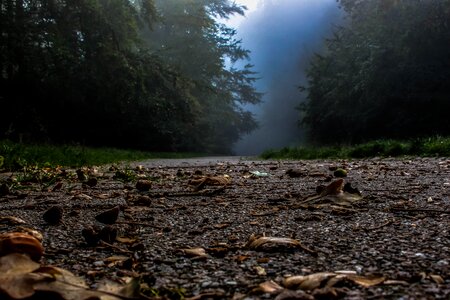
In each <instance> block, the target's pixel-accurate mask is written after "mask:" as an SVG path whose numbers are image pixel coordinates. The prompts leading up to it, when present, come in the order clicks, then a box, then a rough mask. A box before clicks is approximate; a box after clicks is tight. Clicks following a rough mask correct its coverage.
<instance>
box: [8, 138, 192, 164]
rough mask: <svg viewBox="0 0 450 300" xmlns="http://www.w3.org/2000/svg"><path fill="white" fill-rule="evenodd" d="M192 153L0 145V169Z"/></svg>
mask: <svg viewBox="0 0 450 300" xmlns="http://www.w3.org/2000/svg"><path fill="white" fill-rule="evenodd" d="M194 156H199V155H198V154H194V153H163V152H145V151H137V150H123V149H115V148H91V147H84V146H68V145H63V146H55V145H43V144H39V145H29V144H19V143H14V142H11V141H0V163H1V164H2V165H3V166H0V168H4V169H8V170H18V169H22V168H23V167H25V166H30V165H37V166H65V167H81V166H93V165H103V164H108V163H118V162H128V161H138V160H145V159H152V158H186V157H194Z"/></svg>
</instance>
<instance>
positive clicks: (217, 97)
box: [0, 0, 259, 153]
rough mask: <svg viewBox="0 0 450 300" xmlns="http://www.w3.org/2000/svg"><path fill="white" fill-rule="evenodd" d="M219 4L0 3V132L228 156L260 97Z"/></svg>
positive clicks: (228, 6)
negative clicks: (233, 63)
mask: <svg viewBox="0 0 450 300" xmlns="http://www.w3.org/2000/svg"><path fill="white" fill-rule="evenodd" d="M243 12H244V11H243V8H242V7H239V6H236V5H235V4H233V3H231V2H230V1H228V0H215V1H200V0H195V1H188V0H178V1H152V0H46V1H33V0H0V31H1V32H0V33H1V34H0V72H1V73H0V107H1V110H2V112H3V113H2V118H1V119H0V138H5V137H6V138H10V139H15V140H27V141H51V142H76V143H82V144H89V145H108V146H118V147H129V148H133V147H134V148H141V149H146V150H159V151H180V150H184V151H186V150H189V151H211V152H217V153H218V152H224V153H226V152H229V151H230V149H231V147H232V144H233V142H234V141H236V140H237V139H238V138H239V135H240V134H241V133H243V132H246V131H248V130H251V129H253V128H254V127H255V122H254V120H253V117H252V116H251V115H250V114H249V113H248V112H245V111H243V110H242V109H241V105H240V104H241V103H246V102H252V103H257V102H259V94H258V93H257V92H256V91H255V90H254V89H253V87H252V82H253V80H254V78H253V72H252V71H251V70H250V66H249V67H248V68H244V69H231V68H229V67H227V64H226V61H227V59H230V60H238V59H246V58H247V54H248V52H247V51H246V50H244V49H242V48H241V46H240V41H238V40H236V39H235V37H234V36H235V34H236V32H235V31H234V29H232V28H227V27H226V26H225V25H223V24H221V23H220V22H219V21H218V19H217V18H216V17H225V18H226V17H228V16H230V14H234V13H239V14H242V13H243Z"/></svg>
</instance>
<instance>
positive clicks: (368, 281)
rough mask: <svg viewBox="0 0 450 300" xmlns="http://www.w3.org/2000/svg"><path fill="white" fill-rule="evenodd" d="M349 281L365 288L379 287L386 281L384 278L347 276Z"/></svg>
mask: <svg viewBox="0 0 450 300" xmlns="http://www.w3.org/2000/svg"><path fill="white" fill-rule="evenodd" d="M347 279H349V280H351V281H353V282H354V283H356V284H358V285H360V286H363V287H371V286H375V285H379V284H381V283H383V282H384V281H385V280H386V277H384V276H358V275H347Z"/></svg>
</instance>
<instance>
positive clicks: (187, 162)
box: [133, 156, 261, 167]
mask: <svg viewBox="0 0 450 300" xmlns="http://www.w3.org/2000/svg"><path fill="white" fill-rule="evenodd" d="M244 161H245V162H257V161H261V159H259V158H257V157H251V156H207V157H194V158H170V159H169V158H167V159H165V158H164V159H159V158H157V159H149V160H144V161H139V162H135V163H133V164H136V165H144V166H146V167H157V166H165V167H188V166H215V165H217V164H221V163H226V164H239V163H241V162H244Z"/></svg>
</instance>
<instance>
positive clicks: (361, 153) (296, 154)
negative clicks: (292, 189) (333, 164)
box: [261, 137, 450, 159]
mask: <svg viewBox="0 0 450 300" xmlns="http://www.w3.org/2000/svg"><path fill="white" fill-rule="evenodd" d="M399 156H422V157H434V156H450V138H443V137H432V138H421V139H413V140H408V141H399V140H376V141H371V142H368V143H364V144H358V145H339V146H322V147H313V146H301V147H289V148H282V149H279V150H267V151H264V152H263V153H262V154H261V157H262V158H264V159H323V158H368V157H399Z"/></svg>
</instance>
